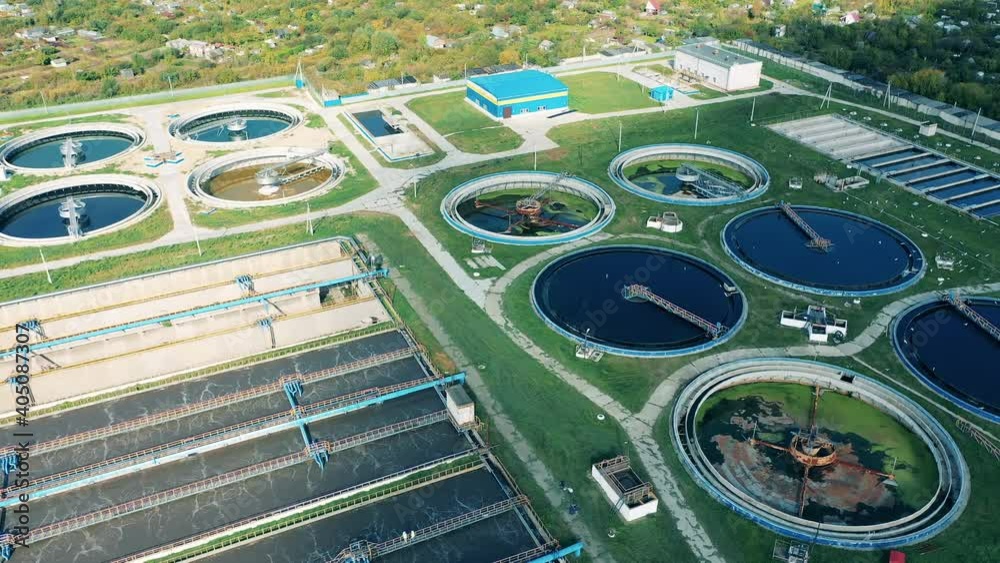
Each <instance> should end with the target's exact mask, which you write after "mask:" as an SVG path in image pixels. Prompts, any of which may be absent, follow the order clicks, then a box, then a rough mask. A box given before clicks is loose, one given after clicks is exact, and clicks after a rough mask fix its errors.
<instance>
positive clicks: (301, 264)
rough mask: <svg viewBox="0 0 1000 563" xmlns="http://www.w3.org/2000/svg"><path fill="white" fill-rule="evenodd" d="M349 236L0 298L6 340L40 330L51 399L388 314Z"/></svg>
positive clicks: (41, 398) (35, 337) (39, 385)
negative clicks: (20, 330)
mask: <svg viewBox="0 0 1000 563" xmlns="http://www.w3.org/2000/svg"><path fill="white" fill-rule="evenodd" d="M343 243H344V241H342V240H339V239H327V240H324V241H320V242H317V243H309V244H303V245H298V246H292V247H287V248H281V249H276V250H270V251H264V252H260V253H256V254H250V255H245V256H240V257H236V258H232V259H228V260H220V261H217V262H209V263H206V264H202V265H198V266H192V267H187V268H179V269H175V270H168V271H164V272H158V273H153V274H147V275H144V276H137V277H134V278H128V279H125V280H122V281H117V282H111V283H105V284H99V285H94V286H89V287H84V288H80V289H75V290H70V291H63V292H58V293H53V294H48V295H43V296H40V297H33V298H28V299H22V300H18V301H11V302H8V303H3V304H0V327H5V328H3V329H0V337H3V338H7V340H8V341H10V342H14V331H15V326H16V325H17V324H19V323H20V324H25V323H29V324H33V325H37V326H38V329H37V330H36V331H35V332H33V333H32V335H31V336H32V351H33V355H32V358H31V366H32V370H31V373H32V383H31V385H32V391H33V392H34V397H35V401H36V402H37V403H39V404H48V403H56V402H61V401H64V400H69V399H72V398H75V397H80V396H84V395H88V394H92V393H99V392H103V391H108V390H111V389H116V388H120V387H125V386H129V385H134V384H136V383H138V382H140V381H146V380H151V379H157V378H160V377H164V376H169V375H171V374H176V373H180V372H184V371H187V370H191V369H200V368H203V367H206V366H211V365H214V364H218V363H220V362H226V361H230V360H232V359H234V358H239V357H244V356H249V355H253V354H258V353H261V352H266V351H268V350H273V349H277V348H284V347H287V346H291V345H294V344H299V343H302V342H306V341H310V340H315V339H319V338H325V337H328V336H330V335H333V334H337V333H341V332H345V331H350V330H355V329H359V328H363V327H366V326H371V325H372V324H375V323H381V322H385V321H387V320H388V319H389V316H388V313H387V312H386V311H385V309H384V308H383V307H382V305H381V303H380V302H379V301H378V300H377V299H376V298H375V296H374V294H373V293H372V290H371V289H370V287H369V285H368V283H366V282H365V281H364V279H363V278H362V276H361V274H362V273H363V272H362V271H361V270H359V267H358V266H357V265H356V264H355V262H354V261H353V260H352V258H351V256H350V255H349V254H348V251H347V249H345V248H344V247H343ZM41 335H44V339H42V338H40V336H41ZM8 352H9V351H2V352H0V370H2V371H3V372H4V373H13V371H12V370H13V365H12V364H13V360H14V358H13V357H12V356H9V355H8ZM135 366H143V369H141V370H137V369H135ZM13 406H14V404H13V396H12V395H9V394H0V412H8V411H10V410H12V409H13Z"/></svg>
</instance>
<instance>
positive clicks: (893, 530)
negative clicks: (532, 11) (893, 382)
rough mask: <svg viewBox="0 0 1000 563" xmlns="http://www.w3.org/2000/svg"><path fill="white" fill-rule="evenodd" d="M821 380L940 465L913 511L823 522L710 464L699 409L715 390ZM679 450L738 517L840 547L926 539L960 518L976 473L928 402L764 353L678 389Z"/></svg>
mask: <svg viewBox="0 0 1000 563" xmlns="http://www.w3.org/2000/svg"><path fill="white" fill-rule="evenodd" d="M762 382H775V383H796V384H801V385H808V386H818V387H820V388H822V389H828V390H832V391H834V392H837V393H841V394H845V395H847V394H849V395H850V396H851V397H852V398H853V399H855V400H859V401H863V402H865V403H868V404H869V405H871V406H873V407H874V408H877V409H879V410H881V411H883V412H885V413H887V414H889V415H890V416H892V417H893V418H895V419H896V420H897V421H898V422H899V423H900V424H902V425H903V426H904V427H906V428H907V429H908V430H909V431H911V432H913V433H914V434H915V435H916V436H918V437H919V438H920V439H921V440H923V441H924V443H925V444H926V445H927V447H928V448H929V449H930V451H931V454H932V455H933V458H934V464H935V465H936V466H937V474H938V489H937V493H936V494H935V495H933V496H932V498H931V499H930V500H929V501H928V502H927V503H926V504H925V505H924V506H922V507H920V508H919V509H918V510H917V511H916V512H914V513H913V514H910V515H908V516H905V517H903V518H900V519H897V520H892V521H889V522H884V523H881V524H872V525H861V526H850V525H840V524H823V523H817V522H815V521H812V520H808V519H804V518H800V517H798V516H794V515H792V514H789V513H787V512H784V511H780V510H777V509H774V508H772V507H770V506H768V505H766V504H764V503H762V502H759V501H757V500H756V499H754V498H752V497H751V496H749V495H748V494H746V493H745V492H743V491H741V490H740V489H738V488H736V487H735V486H734V485H732V483H731V482H730V481H729V480H728V479H726V478H725V477H723V475H722V474H721V473H720V472H719V471H718V470H717V469H716V468H715V467H714V466H713V464H712V462H711V461H709V460H708V458H707V456H706V454H705V446H704V445H702V444H701V443H700V440H699V439H698V436H699V434H698V420H697V414H698V412H699V410H700V408H701V406H702V405H703V404H705V401H707V400H708V399H709V398H710V397H711V396H712V395H714V394H715V393H716V392H718V391H721V390H723V389H727V388H730V387H734V386H737V385H742V384H747V383H762ZM671 416H672V422H671V425H670V427H671V429H672V431H671V433H672V437H673V443H674V447H675V451H677V453H678V455H679V457H680V459H681V463H682V465H683V466H684V468H685V469H686V470H687V471H688V473H689V474H690V475H691V477H692V478H694V480H695V482H696V483H697V484H698V485H699V486H700V487H701V488H702V489H704V490H705V491H706V492H708V493H709V494H710V495H711V496H712V497H713V498H715V499H716V500H718V501H719V502H721V503H722V504H724V505H725V506H727V507H729V508H730V509H732V510H733V511H735V512H737V513H738V514H739V515H741V516H743V517H744V518H747V519H749V520H751V521H752V522H755V523H756V524H758V525H760V526H762V527H764V528H767V529H769V530H772V531H774V532H777V533H779V534H781V535H784V536H786V537H789V538H792V539H795V540H800V541H805V542H810V543H812V542H815V543H819V544H822V545H829V546H834V547H838V548H843V549H862V550H871V549H888V548H892V547H899V546H905V545H912V544H915V543H919V542H924V541H927V540H929V539H930V538H932V537H934V536H935V535H937V534H939V533H940V532H942V531H943V530H944V529H945V528H947V527H948V526H949V525H951V524H952V523H953V522H955V521H956V520H957V519H958V518H959V516H961V514H962V512H963V511H964V510H965V506H966V505H967V504H968V501H969V495H970V489H971V476H970V475H969V468H968V466H967V465H966V463H965V458H964V457H963V456H962V453H961V451H960V450H959V449H958V445H957V444H956V443H955V441H954V439H953V438H952V437H951V435H950V434H949V433H948V431H947V430H945V429H944V427H943V426H941V424H940V423H939V422H938V421H937V420H935V419H934V417H933V416H931V414H930V413H928V412H927V411H926V410H924V408H923V407H921V406H920V405H918V404H917V403H915V402H913V401H912V400H910V399H908V398H907V397H906V396H904V395H901V394H899V393H898V392H897V391H895V390H893V389H892V388H890V387H887V386H885V385H883V384H881V383H879V382H878V381H876V380H874V379H869V378H867V377H865V376H863V375H861V374H858V373H855V372H852V371H850V370H847V369H844V368H841V367H837V366H832V365H828V364H822V363H818V362H810V361H805V360H792V359H788V358H761V359H752V360H741V361H735V362H730V363H727V364H723V365H720V366H718V367H716V368H713V369H710V370H709V371H707V372H705V373H703V374H702V375H700V376H698V377H697V378H695V379H694V380H692V381H691V382H690V383H688V384H687V386H685V387H684V388H683V389H682V390H681V392H680V393H679V394H678V396H677V399H676V402H675V403H674V409H673V412H672V414H671Z"/></svg>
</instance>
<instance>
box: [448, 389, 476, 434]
mask: <svg viewBox="0 0 1000 563" xmlns="http://www.w3.org/2000/svg"><path fill="white" fill-rule="evenodd" d="M445 404H446V405H447V406H448V414H450V415H451V418H452V420H454V421H455V423H456V424H457V425H458V426H470V425H473V424H475V423H476V404H475V403H473V402H472V399H471V398H470V397H469V393H467V392H466V391H465V388H464V387H462V386H461V385H453V386H451V387H448V388H447V389H445Z"/></svg>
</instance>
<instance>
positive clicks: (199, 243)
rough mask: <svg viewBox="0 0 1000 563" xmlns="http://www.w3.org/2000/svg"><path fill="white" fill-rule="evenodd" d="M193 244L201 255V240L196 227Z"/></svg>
mask: <svg viewBox="0 0 1000 563" xmlns="http://www.w3.org/2000/svg"><path fill="white" fill-rule="evenodd" d="M194 244H195V246H197V247H198V256H201V240H199V239H198V227H195V228H194Z"/></svg>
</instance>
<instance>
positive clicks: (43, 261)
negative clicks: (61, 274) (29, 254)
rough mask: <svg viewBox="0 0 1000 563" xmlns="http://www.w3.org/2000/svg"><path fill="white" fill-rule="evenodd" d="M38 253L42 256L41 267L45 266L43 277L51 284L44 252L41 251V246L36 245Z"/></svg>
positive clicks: (50, 275)
mask: <svg viewBox="0 0 1000 563" xmlns="http://www.w3.org/2000/svg"><path fill="white" fill-rule="evenodd" d="M38 255H39V256H41V257H42V267H44V268H45V277H46V278H47V279H48V280H49V285H52V273H51V272H49V264H48V262H46V261H45V253H44V252H42V247H40V246H39V247H38Z"/></svg>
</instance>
